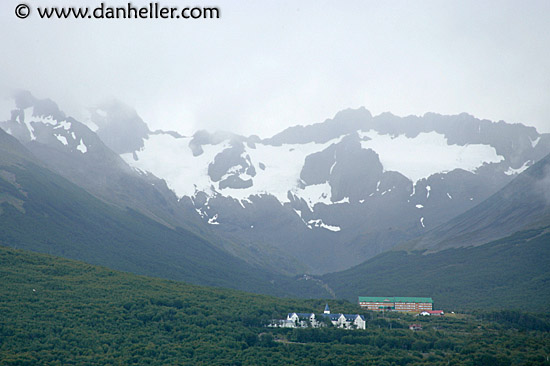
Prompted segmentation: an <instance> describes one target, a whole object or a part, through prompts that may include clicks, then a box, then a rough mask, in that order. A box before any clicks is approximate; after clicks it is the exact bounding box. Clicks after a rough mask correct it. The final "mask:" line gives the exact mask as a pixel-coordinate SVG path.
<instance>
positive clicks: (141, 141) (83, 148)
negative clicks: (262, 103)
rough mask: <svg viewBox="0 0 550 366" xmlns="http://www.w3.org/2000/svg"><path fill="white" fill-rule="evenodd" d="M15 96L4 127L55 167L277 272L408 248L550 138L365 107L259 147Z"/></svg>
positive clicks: (114, 108) (520, 166)
mask: <svg viewBox="0 0 550 366" xmlns="http://www.w3.org/2000/svg"><path fill="white" fill-rule="evenodd" d="M14 101H15V102H14V103H13V105H11V106H8V107H7V108H6V107H4V108H3V110H4V111H6V110H7V111H10V112H9V113H7V112H5V113H4V118H0V121H2V120H3V121H4V122H0V127H1V128H3V129H4V130H5V131H7V132H8V133H10V134H12V135H14V136H16V137H17V138H18V139H19V140H20V141H22V142H23V143H24V144H25V146H27V147H28V148H29V149H30V150H31V151H32V152H33V153H34V154H35V155H37V156H39V157H40V158H41V159H42V160H43V161H44V162H45V163H46V164H48V167H50V168H51V169H53V170H55V171H56V172H58V173H60V174H61V175H63V176H65V177H66V178H68V179H70V180H71V181H73V182H74V183H76V184H78V185H81V186H83V187H84V188H86V189H87V190H89V191H90V192H92V193H94V194H96V195H97V196H99V197H101V198H102V199H104V200H106V201H109V202H115V203H117V204H119V205H129V206H130V207H133V208H136V209H138V210H139V211H140V212H144V213H146V214H147V215H149V216H150V217H152V218H154V219H156V220H157V221H159V222H161V223H163V224H166V225H173V226H174V225H177V226H182V227H186V228H188V229H189V230H192V231H194V232H199V233H201V235H204V236H207V237H208V238H211V241H214V242H218V243H220V244H219V245H220V246H221V247H223V248H224V249H225V250H229V251H231V252H232V253H233V254H235V255H237V256H240V257H242V258H244V259H246V260H247V261H249V262H251V263H255V264H259V265H263V266H266V267H270V268H272V269H275V268H277V269H278V270H280V271H282V272H284V273H301V272H310V273H325V272H332V271H337V270H342V269H346V268H349V267H351V266H353V265H356V264H358V263H361V262H363V261H364V260H366V259H369V258H371V257H373V256H375V255H377V254H379V253H381V252H384V251H386V250H389V249H391V248H393V247H395V246H396V245H400V244H402V243H405V242H408V241H410V240H412V239H414V238H415V237H418V236H419V235H422V234H425V233H426V232H428V231H429V230H431V229H434V228H436V227H437V226H439V225H441V224H443V223H444V222H446V221H448V220H450V219H452V218H454V217H456V216H457V215H460V214H462V213H464V212H466V211H467V210H469V209H471V208H473V207H474V206H476V205H477V204H478V203H480V202H482V201H483V200H485V199H486V198H488V197H489V196H491V195H492V194H494V193H495V192H496V191H498V190H499V189H500V188H502V187H503V186H505V185H506V184H507V183H509V182H510V181H511V180H512V179H513V178H514V177H515V176H517V175H518V174H519V173H521V172H522V171H524V170H525V169H527V168H528V167H530V166H532V165H533V164H535V162H536V161H538V160H540V159H541V158H543V157H544V156H545V155H546V154H548V153H549V152H550V134H539V133H538V132H537V131H536V130H535V129H534V128H531V127H526V126H523V125H520V124H507V123H505V122H498V123H494V122H491V121H487V120H479V119H476V118H475V117H473V116H470V115H467V114H460V115H456V116H442V115H437V114H433V113H428V114H426V115H424V116H422V117H416V116H409V117H404V118H401V117H397V116H394V115H391V114H389V113H385V114H381V115H379V116H372V115H371V114H370V112H368V111H367V110H366V109H364V108H360V109H357V110H345V111H342V112H339V113H338V114H337V115H336V116H335V117H334V118H333V119H329V120H326V121H324V122H322V123H318V124H314V125H310V126H305V127H304V126H296V127H292V128H288V129H286V130H284V131H282V132H281V133H279V134H277V135H275V136H273V137H271V138H268V139H263V140H262V139H260V138H258V137H257V136H250V137H245V136H239V135H235V134H232V133H229V132H227V133H223V132H217V133H209V132H206V131H198V132H197V133H195V134H194V135H193V136H182V135H180V134H178V133H176V132H171V131H150V129H149V128H148V127H147V125H146V124H145V122H144V121H143V120H141V118H139V116H138V115H137V114H136V113H135V111H133V110H132V109H131V108H128V107H126V106H123V105H121V104H120V103H116V102H110V103H106V104H103V105H98V106H96V107H94V108H92V109H90V111H89V118H87V119H85V120H84V121H82V123H79V122H78V121H75V120H74V119H70V118H67V117H65V116H64V115H63V114H62V112H60V111H59V110H58V108H57V106H55V104H53V102H49V101H39V100H36V99H35V98H32V96H30V95H28V94H24V93H23V94H21V95H19V96H18V97H16V98H15V100H14ZM54 106H55V108H54ZM121 131H130V132H129V133H123V132H121ZM94 153H95V154H96V155H95V156H94Z"/></svg>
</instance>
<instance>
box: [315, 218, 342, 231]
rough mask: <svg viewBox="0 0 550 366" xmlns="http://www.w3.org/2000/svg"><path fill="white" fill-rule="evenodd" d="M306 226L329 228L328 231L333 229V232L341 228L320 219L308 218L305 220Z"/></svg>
mask: <svg viewBox="0 0 550 366" xmlns="http://www.w3.org/2000/svg"><path fill="white" fill-rule="evenodd" d="M307 226H308V227H309V228H310V229H313V228H314V227H316V228H322V229H326V230H330V231H334V232H338V231H340V230H341V228H340V227H339V226H334V225H327V224H325V223H324V222H323V220H321V219H315V220H309V221H308V222H307Z"/></svg>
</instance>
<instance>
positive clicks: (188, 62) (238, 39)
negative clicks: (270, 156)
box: [0, 0, 550, 137]
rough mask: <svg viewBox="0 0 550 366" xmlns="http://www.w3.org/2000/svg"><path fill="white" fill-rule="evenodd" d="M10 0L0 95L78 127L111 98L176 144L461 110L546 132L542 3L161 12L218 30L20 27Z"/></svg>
mask: <svg viewBox="0 0 550 366" xmlns="http://www.w3.org/2000/svg"><path fill="white" fill-rule="evenodd" d="M103 1H104V2H105V3H106V5H112V6H121V5H126V4H127V1H124V0H103ZM19 2H20V1H13V0H2V1H1V2H0V45H1V47H2V57H0V86H2V84H3V85H7V86H11V87H18V88H25V89H29V90H31V91H32V92H33V93H34V94H35V95H36V96H38V97H50V98H52V99H54V100H55V101H57V102H58V104H59V105H60V106H61V108H62V109H65V110H68V111H69V112H70V113H71V114H73V115H76V116H77V117H78V115H79V113H80V112H79V110H80V109H81V108H83V107H85V106H89V105H91V104H93V103H95V102H97V101H99V100H101V99H103V98H106V97H116V98H119V99H120V100H122V101H124V102H126V103H128V104H130V105H132V106H134V107H135V108H136V109H137V110H138V112H139V113H140V115H141V116H142V117H143V118H144V119H145V120H146V122H147V123H148V124H149V125H150V126H151V127H152V128H153V129H156V128H164V129H173V130H177V131H179V132H181V133H184V134H190V133H192V132H194V131H195V130H197V129H207V130H210V131H213V130H219V129H224V130H231V131H234V132H237V133H242V134H247V135H248V134H258V135H260V136H262V137H265V136H269V135H272V134H273V133H275V132H278V131H280V130H281V129H282V128H284V127H287V126H290V125H294V124H310V123H315V122H320V121H323V120H324V119H326V118H330V117H332V116H333V115H334V114H335V113H336V112H337V111H339V110H341V109H345V108H349V107H352V108H357V107H359V106H365V107H366V108H367V109H369V110H370V111H371V112H372V113H373V114H379V113H382V112H384V111H391V112H392V113H394V114H397V115H401V116H403V115H409V114H416V115H422V114H424V113H426V112H429V111H433V112H438V113H442V114H455V113H460V112H468V113H470V114H473V115H475V116H476V117H479V118H487V119H491V120H495V121H498V120H501V119H502V120H506V121H507V122H521V123H524V124H527V125H533V126H536V127H537V129H538V130H539V132H550V1H546V0H541V1H492V2H491V1H465V0H460V1H443V0H434V1H365V0H360V1H330V2H329V1H320V0H313V1H305V0H303V1H296V0H292V1H283V0H281V1H258V0H255V1H224V0H218V1H216V0H211V1H209V2H208V3H200V2H197V1H193V2H190V3H187V2H186V1H185V0H165V1H160V3H161V5H165V6H171V5H179V6H183V5H184V4H186V3H187V4H188V5H196V4H202V5H205V6H206V5H212V6H218V7H219V8H220V9H221V19H218V20H181V19H180V20H135V19H132V20H41V19H39V18H38V15H37V14H36V11H34V12H33V13H31V16H30V17H29V18H27V19H25V20H19V19H17V18H16V17H15V15H14V9H15V6H16V5H17V4H18V3H19ZM27 3H28V4H29V5H31V6H33V7H36V6H42V7H44V6H53V5H57V6H69V5H73V6H74V5H80V6H82V5H83V4H89V5H90V6H97V5H99V4H100V3H101V0H97V1H69V0H55V1H51V0H27ZM132 3H133V5H134V6H140V5H142V4H148V3H149V2H145V1H133V2H132Z"/></svg>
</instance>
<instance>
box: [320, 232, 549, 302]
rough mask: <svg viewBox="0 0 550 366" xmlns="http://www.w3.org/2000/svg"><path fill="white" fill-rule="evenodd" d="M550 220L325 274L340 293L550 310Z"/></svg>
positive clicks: (394, 254)
mask: <svg viewBox="0 0 550 366" xmlns="http://www.w3.org/2000/svg"><path fill="white" fill-rule="evenodd" d="M548 258H550V226H545V227H539V228H536V229H531V230H525V231H520V232H517V233H516V234H514V235H511V236H509V237H506V238H504V239H500V240H496V241H494V242H491V243H488V244H485V245H481V246H478V247H470V248H457V249H447V250H444V251H440V252H436V253H425V252H423V251H416V252H410V253H407V252H405V251H390V252H386V253H383V254H380V255H378V256H376V257H375V258H373V259H371V260H368V261H367V262H365V263H362V264H360V265H358V266H356V267H353V268H351V269H348V270H346V271H342V272H338V273H333V274H328V275H325V276H323V277H322V279H323V280H324V281H325V282H326V283H328V285H329V286H330V287H332V288H333V289H334V290H335V292H336V295H337V296H338V297H341V298H346V299H349V300H350V301H356V300H357V296H430V297H432V298H433V299H434V302H435V306H436V307H437V308H443V309H445V310H457V309H458V310H472V309H480V308H489V309H502V308H509V309H527V310H529V311H541V312H549V311H550V266H549V265H548V263H549V262H548Z"/></svg>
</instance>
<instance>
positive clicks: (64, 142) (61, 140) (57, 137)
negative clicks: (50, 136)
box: [54, 134, 69, 146]
mask: <svg viewBox="0 0 550 366" xmlns="http://www.w3.org/2000/svg"><path fill="white" fill-rule="evenodd" d="M54 136H55V138H56V139H58V140H59V141H60V142H61V143H62V144H63V145H65V146H67V145H68V144H69V143H68V142H67V138H66V137H65V136H61V135H57V134H54Z"/></svg>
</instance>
